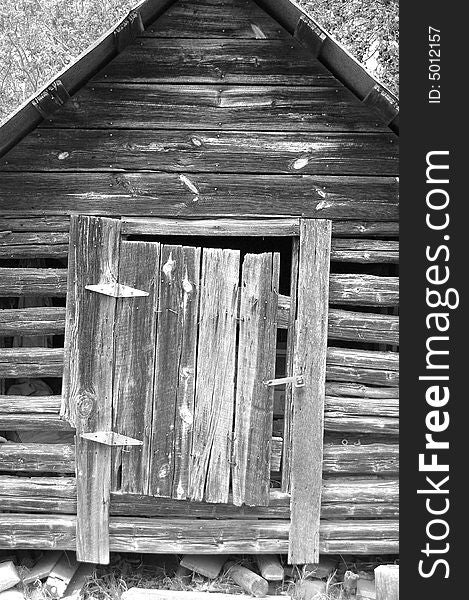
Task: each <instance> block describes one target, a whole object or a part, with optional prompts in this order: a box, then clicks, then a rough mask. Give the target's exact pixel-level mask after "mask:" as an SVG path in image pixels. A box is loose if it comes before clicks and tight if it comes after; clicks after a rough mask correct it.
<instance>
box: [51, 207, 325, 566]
mask: <svg viewBox="0 0 469 600" xmlns="http://www.w3.org/2000/svg"><path fill="white" fill-rule="evenodd" d="M331 230H332V222H331V221H330V220H325V219H300V218H285V219H283V218H276V219H268V218H267V219H266V218H262V219H204V220H186V219H163V218H148V219H146V218H131V217H124V218H122V219H109V218H105V217H94V216H86V215H72V217H71V224H70V253H69V278H68V295H67V319H66V334H65V364H64V393H63V406H62V415H63V416H64V417H65V418H66V419H67V420H68V421H69V422H70V423H71V424H72V425H74V426H75V427H76V431H77V436H76V461H77V462H76V469H77V558H78V560H80V561H85V562H95V563H101V564H107V563H108V562H109V504H110V492H111V448H112V446H109V445H106V444H100V443H99V444H97V443H96V442H93V441H91V440H89V439H86V438H83V437H81V436H82V434H85V433H89V431H90V429H94V431H111V430H112V394H110V393H109V390H110V389H112V370H113V365H112V361H111V362H109V358H110V357H109V354H107V353H106V350H105V348H104V345H103V341H104V340H105V339H108V340H109V337H108V336H109V335H111V336H112V335H113V334H112V323H113V320H114V316H115V312H116V305H117V301H118V296H119V290H117V291H116V288H115V284H116V282H117V281H118V264H119V244H120V240H121V238H122V237H124V236H127V235H138V236H146V235H149V236H158V235H164V236H172V235H179V236H185V237H186V236H187V237H189V236H202V237H209V236H235V237H244V236H250V237H291V238H292V274H291V275H292V277H291V281H292V289H291V296H290V298H291V300H290V302H291V306H290V317H289V327H288V337H289V340H290V342H289V343H288V345H287V373H286V375H287V376H294V375H302V377H303V379H304V385H302V386H300V387H297V386H296V385H293V384H289V385H287V387H286V390H287V391H286V403H285V410H286V414H285V432H284V455H283V461H284V472H283V481H282V487H283V490H284V491H286V492H289V493H290V494H291V524H290V532H289V563H290V564H304V563H308V562H317V561H318V560H319V522H320V506H321V490H322V462H323V431H324V425H323V423H324V399H325V379H326V352H327V325H328V310H329V268H330V248H331ZM90 249H91V251H90ZM90 277H94V280H93V282H92V283H96V282H99V284H100V285H101V284H102V285H105V286H106V285H107V286H110V287H111V295H109V296H106V295H104V296H103V295H102V294H91V296H90V291H89V290H86V289H85V286H84V285H82V284H83V283H84V282H85V281H87V283H90V281H89V278H90ZM113 286H114V288H113ZM90 302H91V304H90ZM84 306H86V307H87V309H88V310H87V315H86V322H85V320H84V318H83V315H81V316H80V307H84ZM81 312H82V311H81ZM103 323H104V324H105V327H107V328H108V329H109V331H107V330H106V331H103V329H102V327H103ZM93 329H94V330H95V332H96V330H97V331H99V332H100V335H99V336H96V335H93V336H92V337H90V336H91V333H92V330H93ZM77 332H78V335H77ZM74 336H75V337H78V338H79V340H76V339H75V340H74ZM86 339H88V340H89V339H94V340H98V341H97V342H96V343H94V344H92V345H91V346H92V347H87V348H86V357H85V356H84V355H83V352H82V351H81V349H80V343H81V344H83V342H84V340H86ZM100 340H101V342H100ZM109 346H110V347H113V344H109ZM86 361H87V362H86ZM85 363H86V364H88V365H89V364H92V365H94V369H95V371H96V372H95V374H93V373H90V370H89V369H86V368H84V364H85ZM175 502H177V501H176V500H175Z"/></svg>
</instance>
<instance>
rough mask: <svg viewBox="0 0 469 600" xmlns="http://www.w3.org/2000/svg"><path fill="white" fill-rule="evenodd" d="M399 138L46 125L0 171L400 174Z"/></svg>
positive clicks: (5, 159) (0, 163) (4, 160)
mask: <svg viewBox="0 0 469 600" xmlns="http://www.w3.org/2000/svg"><path fill="white" fill-rule="evenodd" d="M396 139H397V138H396V136H395V135H394V134H392V133H315V134H312V133H304V132H303V133H302V132H294V131H286V132H282V131H278V132H266V131H258V132H249V131H232V132H230V131H220V132H211V131H207V130H204V129H201V130H191V131H185V130H172V129H166V130H164V129H162V130H158V131H146V130H136V129H134V130H125V131H123V130H120V129H115V128H110V129H104V130H99V129H74V130H69V129H42V130H41V131H35V132H32V133H30V134H29V135H28V136H26V137H25V138H24V139H23V140H22V141H21V142H20V143H19V144H17V145H16V146H15V147H14V148H13V149H12V150H10V152H9V153H8V154H6V155H5V156H4V157H3V158H2V159H1V160H0V171H4V172H8V171H61V172H64V171H119V170H123V169H125V170H127V171H132V170H139V169H148V170H154V171H172V172H177V173H179V172H180V171H181V169H185V170H187V171H188V172H210V171H214V170H216V171H217V172H218V173H289V174H308V175H319V174H327V175H376V176H384V175H391V176H397V175H398V174H399V156H398V150H399V148H398V143H397V141H396ZM300 161H301V162H300ZM0 223H1V222H0ZM7 225H8V224H7ZM334 225H335V224H334ZM0 228H1V224H0Z"/></svg>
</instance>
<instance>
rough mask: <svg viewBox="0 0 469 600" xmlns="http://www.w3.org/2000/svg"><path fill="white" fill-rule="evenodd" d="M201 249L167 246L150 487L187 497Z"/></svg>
mask: <svg viewBox="0 0 469 600" xmlns="http://www.w3.org/2000/svg"><path fill="white" fill-rule="evenodd" d="M200 259H201V251H200V248H193V247H186V246H169V245H168V246H166V245H165V246H162V250H161V266H160V271H159V279H160V288H159V298H158V313H159V318H158V329H157V344H156V364H155V383H154V391H153V421H152V426H151V450H150V477H149V488H148V489H149V492H150V493H151V494H152V495H154V496H163V497H173V498H180V499H184V498H187V494H188V485H189V463H190V453H191V433H192V422H193V416H194V393H195V379H196V373H195V366H196V345H197V319H198V308H199V289H200V284H199V276H200V275H199V273H200Z"/></svg>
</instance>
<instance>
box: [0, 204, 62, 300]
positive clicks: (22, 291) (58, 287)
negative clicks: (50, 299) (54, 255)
mask: <svg viewBox="0 0 469 600" xmlns="http://www.w3.org/2000/svg"><path fill="white" fill-rule="evenodd" d="M1 203H2V197H1V196H0V206H1ZM66 291H67V271H66V269H19V268H14V269H11V268H6V267H0V297H2V296H3V297H5V296H6V297H8V296H65V294H66Z"/></svg>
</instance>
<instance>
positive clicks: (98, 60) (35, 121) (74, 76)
mask: <svg viewBox="0 0 469 600" xmlns="http://www.w3.org/2000/svg"><path fill="white" fill-rule="evenodd" d="M174 2H175V0H141V1H140V2H139V3H138V4H137V5H136V6H135V7H134V8H133V9H132V10H131V11H129V13H128V14H127V15H126V16H125V17H124V18H123V19H121V20H120V21H119V22H118V23H117V24H115V25H113V26H112V28H111V29H109V30H108V31H106V33H104V34H103V35H102V36H101V37H100V38H99V39H98V40H97V41H96V42H94V43H93V44H92V45H91V46H89V47H88V48H87V49H86V50H85V51H84V52H83V53H82V54H80V56H78V58H76V60H74V61H73V62H72V63H71V64H70V65H68V66H67V67H65V68H64V69H63V70H62V71H61V72H60V73H59V74H58V75H56V76H54V77H53V78H52V79H51V80H49V81H48V82H47V83H46V84H45V85H44V86H42V88H40V90H39V91H37V92H35V93H34V94H33V95H32V96H31V97H30V98H28V99H27V100H26V101H25V102H23V104H21V106H19V108H17V109H16V110H15V111H14V112H13V113H11V115H10V116H9V117H7V119H6V120H5V121H4V123H3V124H2V125H1V126H0V157H1V156H3V155H4V154H5V153H6V152H8V150H10V148H12V147H13V146H14V145H15V144H17V143H18V142H19V141H20V140H22V139H23V137H24V136H25V135H27V134H28V133H29V132H30V131H32V130H33V129H34V128H35V127H37V126H38V125H39V124H40V122H41V121H42V120H43V118H44V114H43V112H42V111H41V109H40V104H41V99H44V98H48V99H49V100H50V102H49V105H50V106H54V104H55V105H56V107H58V106H59V105H60V104H61V103H62V101H61V99H60V98H59V97H58V96H60V95H61V94H57V93H56V91H57V90H61V91H62V95H65V96H67V97H68V96H71V95H73V94H75V93H76V92H77V91H78V90H79V89H80V88H81V87H82V86H83V85H84V84H85V83H87V81H89V80H90V79H91V78H92V77H93V76H94V75H95V74H96V73H97V72H98V71H99V70H100V69H101V68H103V67H104V66H105V65H107V64H108V63H109V62H110V61H111V60H112V59H113V58H114V57H115V56H117V55H118V54H119V53H120V52H121V51H122V50H123V49H124V48H125V47H126V45H127V44H128V43H130V42H131V41H132V39H133V34H134V33H136V32H137V29H135V28H134V26H133V24H134V23H136V22H138V23H139V24H141V26H143V28H146V27H148V26H149V25H151V23H153V22H154V21H155V19H157V18H158V17H159V16H160V15H162V14H163V13H164V12H165V10H166V9H167V8H168V7H169V6H170V5H171V4H173V3H174ZM38 105H39V108H38Z"/></svg>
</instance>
